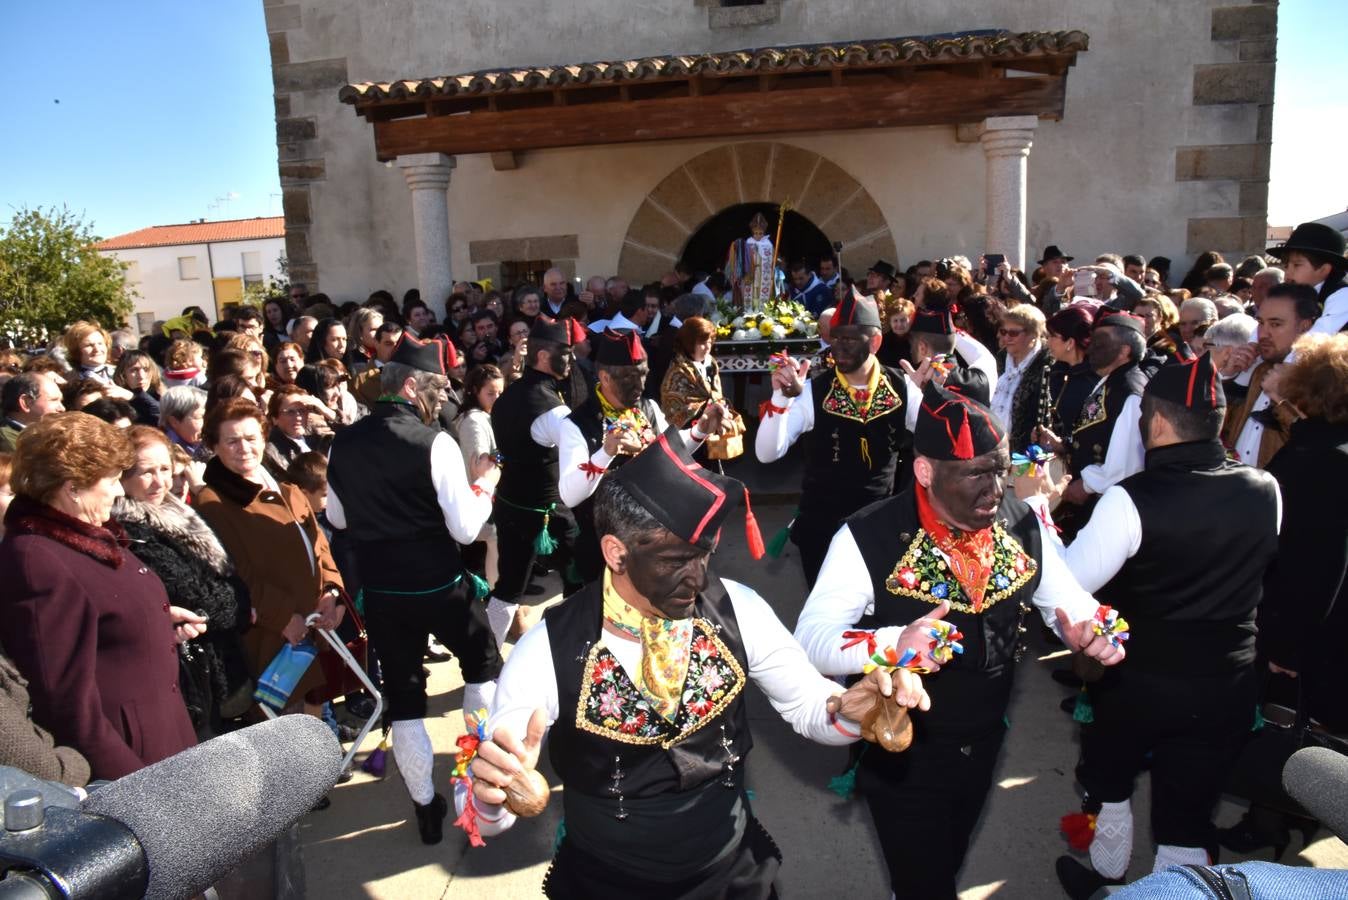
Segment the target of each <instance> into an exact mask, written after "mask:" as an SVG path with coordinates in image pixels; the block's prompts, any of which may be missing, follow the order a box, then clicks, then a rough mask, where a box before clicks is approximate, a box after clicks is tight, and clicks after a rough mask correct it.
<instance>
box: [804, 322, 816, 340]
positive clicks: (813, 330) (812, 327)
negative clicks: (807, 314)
mask: <svg viewBox="0 0 1348 900" xmlns="http://www.w3.org/2000/svg"><path fill="white" fill-rule="evenodd" d="M805 333H806V334H808V335H809V336H810V337H818V336H819V325H818V324H817V323H815V322H811V323H810V327H809V328H807V329H806V330H805Z"/></svg>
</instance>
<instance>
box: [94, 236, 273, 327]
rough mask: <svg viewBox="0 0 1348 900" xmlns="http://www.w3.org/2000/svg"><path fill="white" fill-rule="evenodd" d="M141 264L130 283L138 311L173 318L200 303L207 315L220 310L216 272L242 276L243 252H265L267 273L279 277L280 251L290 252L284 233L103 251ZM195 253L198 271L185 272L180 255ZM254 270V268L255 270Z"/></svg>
mask: <svg viewBox="0 0 1348 900" xmlns="http://www.w3.org/2000/svg"><path fill="white" fill-rule="evenodd" d="M101 252H102V253H103V255H104V256H112V257H115V258H117V259H119V260H121V261H122V262H126V263H134V264H135V265H134V266H133V268H132V269H131V270H129V271H128V272H127V285H128V286H129V287H130V288H132V289H133V290H134V291H135V292H136V293H137V294H139V296H138V297H136V298H135V310H134V312H133V313H132V319H131V322H132V325H133V326H134V324H135V322H136V318H135V317H136V316H137V315H139V314H141V313H151V314H152V315H153V316H154V318H155V319H169V318H172V317H174V316H177V315H180V314H181V313H182V311H183V308H184V307H187V306H200V307H201V308H202V309H204V310H205V311H206V313H207V315H210V316H212V317H214V315H215V295H214V292H213V291H212V289H211V278H212V277H215V278H242V277H243V275H244V267H243V254H245V253H250V252H256V253H258V254H260V257H261V263H262V275H263V279H264V281H265V279H267V278H268V277H271V278H279V277H280V275H281V271H280V268H279V267H278V266H277V264H276V263H277V259H278V257H280V256H282V255H283V254H284V253H285V239H284V238H263V239H260V240H252V241H224V242H219V243H213V244H178V245H175V246H171V247H137V248H133V249H129V250H106V251H101ZM184 256H194V257H196V259H197V277H196V278H193V279H182V278H179V277H178V276H179V269H178V259H179V257H184ZM249 274H252V273H249Z"/></svg>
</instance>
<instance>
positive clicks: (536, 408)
mask: <svg viewBox="0 0 1348 900" xmlns="http://www.w3.org/2000/svg"><path fill="white" fill-rule="evenodd" d="M563 405H565V404H564V403H563V402H562V397H561V394H560V393H559V385H558V383H557V379H555V378H553V377H552V376H550V375H546V374H544V373H542V372H540V371H538V370H537V369H525V370H524V374H523V375H522V376H520V379H519V380H518V381H516V382H515V383H514V384H512V385H510V386H509V387H508V388H506V389H505V392H504V393H502V394H501V396H500V398H498V399H497V401H496V405H495V406H493V407H492V410H491V428H492V433H493V434H494V435H495V437H496V447H497V449H498V450H499V451H500V453H501V481H500V483H499V484H498V485H497V486H496V494H497V496H498V497H500V498H501V499H503V500H505V501H507V502H508V503H513V504H515V505H516V506H523V507H527V508H532V509H543V508H546V507H547V506H549V505H550V504H553V503H557V502H558V496H557V448H556V447H544V446H543V445H542V444H539V443H537V442H536V441H534V439H533V437H532V436H531V435H530V434H529V429H530V427H531V426H532V425H533V424H534V420H535V419H537V418H538V417H539V416H541V415H542V414H543V413H545V412H547V411H548V410H550V409H555V408H556V407H558V406H563Z"/></svg>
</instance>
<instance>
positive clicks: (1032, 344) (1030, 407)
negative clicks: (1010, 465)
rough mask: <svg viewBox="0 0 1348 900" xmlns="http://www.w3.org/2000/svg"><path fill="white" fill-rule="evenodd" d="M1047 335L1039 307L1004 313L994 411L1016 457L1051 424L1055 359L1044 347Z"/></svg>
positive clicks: (1026, 306)
mask: <svg viewBox="0 0 1348 900" xmlns="http://www.w3.org/2000/svg"><path fill="white" fill-rule="evenodd" d="M1044 334H1045V323H1044V314H1043V313H1042V312H1040V311H1039V309H1038V307H1035V306H1032V305H1031V304H1029V303H1022V304H1020V305H1018V306H1013V307H1011V308H1010V309H1008V310H1006V311H1005V312H1003V313H1002V324H1001V327H1000V328H998V329H997V338H998V341H999V342H1000V343H1001V345H1002V349H1001V351H1000V352H999V353H998V354H997V389H996V391H995V392H994V393H993V395H992V411H993V412H994V413H996V415H997V418H998V419H1000V420H1001V422H1002V424H1003V425H1004V426H1005V427H1006V433H1007V438H1008V439H1009V440H1010V442H1011V450H1012V452H1014V453H1019V452H1023V451H1024V450H1025V448H1026V447H1028V446H1030V445H1031V444H1033V443H1034V430H1035V428H1037V427H1038V426H1039V425H1043V424H1046V423H1049V421H1050V415H1049V407H1050V405H1051V403H1052V397H1051V396H1050V394H1051V392H1050V391H1049V387H1048V380H1049V377H1048V373H1049V368H1050V366H1052V364H1053V357H1052V355H1051V354H1050V353H1049V352H1048V348H1047V347H1045V346H1044Z"/></svg>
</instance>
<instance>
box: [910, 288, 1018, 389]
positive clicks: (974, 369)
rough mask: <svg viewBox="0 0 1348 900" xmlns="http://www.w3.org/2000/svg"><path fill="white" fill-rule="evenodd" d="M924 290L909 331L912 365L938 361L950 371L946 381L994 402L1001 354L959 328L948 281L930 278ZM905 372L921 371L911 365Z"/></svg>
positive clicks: (914, 373)
mask: <svg viewBox="0 0 1348 900" xmlns="http://www.w3.org/2000/svg"><path fill="white" fill-rule="evenodd" d="M920 292H921V295H922V297H923V306H922V307H921V308H920V309H918V311H917V314H916V315H914V316H913V323H912V325H911V327H910V328H909V332H908V333H909V338H908V340H909V345H910V347H911V348H912V354H913V360H912V366H921V365H922V362H923V360H927V359H931V360H934V361H937V363H936V364H937V365H939V366H940V367H941V368H943V369H947V370H948V374H947V375H946V379H945V383H946V384H950V385H957V386H959V388H960V389H961V390H962V391H963V392H964V393H965V394H967V395H969V396H971V397H974V398H975V399H977V400H979V401H981V402H983V403H987V402H990V401H991V399H992V395H993V392H994V391H996V390H997V357H995V356H993V355H992V351H991V350H989V349H988V348H987V347H985V346H983V344H982V342H981V341H978V340H976V339H975V338H973V337H971V336H970V335H968V334H965V333H964V332H963V331H960V330H959V329H958V328H956V327H955V316H954V313H955V310H954V308H953V307H952V306H951V305H950V301H949V295H948V294H947V292H946V287H945V284H944V283H942V282H941V281H940V280H939V279H936V278H929V279H926V280H924V281H923V282H922V286H921V288H920ZM942 360H943V361H942ZM904 371H905V372H907V373H908V375H909V377H910V378H913V377H916V374H917V370H915V369H912V367H911V366H905V368H904ZM917 382H918V384H922V383H923V379H921V378H920V377H919V378H917Z"/></svg>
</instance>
